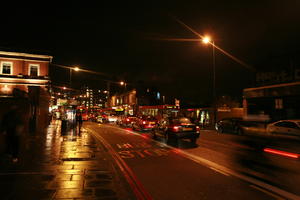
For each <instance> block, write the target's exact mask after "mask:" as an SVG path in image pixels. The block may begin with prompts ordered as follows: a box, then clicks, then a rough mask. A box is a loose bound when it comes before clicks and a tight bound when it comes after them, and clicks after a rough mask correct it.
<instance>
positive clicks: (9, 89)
mask: <svg viewBox="0 0 300 200" xmlns="http://www.w3.org/2000/svg"><path fill="white" fill-rule="evenodd" d="M1 91H2V92H4V93H9V92H11V91H12V88H11V87H9V86H8V85H4V86H3V87H2V88H1Z"/></svg>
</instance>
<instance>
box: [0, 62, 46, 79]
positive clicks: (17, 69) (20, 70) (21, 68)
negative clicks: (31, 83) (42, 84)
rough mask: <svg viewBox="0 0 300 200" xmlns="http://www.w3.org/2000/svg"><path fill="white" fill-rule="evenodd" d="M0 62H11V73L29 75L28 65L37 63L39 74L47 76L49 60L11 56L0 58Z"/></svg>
mask: <svg viewBox="0 0 300 200" xmlns="http://www.w3.org/2000/svg"><path fill="white" fill-rule="evenodd" d="M1 62H12V63H13V70H12V72H13V73H12V75H19V74H22V75H29V65H30V64H38V65H39V66H40V68H39V76H48V74H49V73H48V72H49V70H48V68H49V62H45V61H29V60H16V59H11V58H0V63H1Z"/></svg>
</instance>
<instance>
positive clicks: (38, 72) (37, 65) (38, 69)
mask: <svg viewBox="0 0 300 200" xmlns="http://www.w3.org/2000/svg"><path fill="white" fill-rule="evenodd" d="M32 66H33V67H37V76H40V64H29V66H28V76H30V68H31V67H32Z"/></svg>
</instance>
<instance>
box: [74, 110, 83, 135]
mask: <svg viewBox="0 0 300 200" xmlns="http://www.w3.org/2000/svg"><path fill="white" fill-rule="evenodd" d="M75 119H76V129H77V128H78V133H79V134H80V133H81V127H82V122H83V120H82V114H81V112H77V113H76V118H75Z"/></svg>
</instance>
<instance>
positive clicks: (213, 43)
mask: <svg viewBox="0 0 300 200" xmlns="http://www.w3.org/2000/svg"><path fill="white" fill-rule="evenodd" d="M202 42H203V43H204V44H211V45H212V62H213V101H214V124H215V123H216V122H217V107H216V58H215V42H214V41H213V40H211V39H210V37H209V36H205V37H203V38H202Z"/></svg>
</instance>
